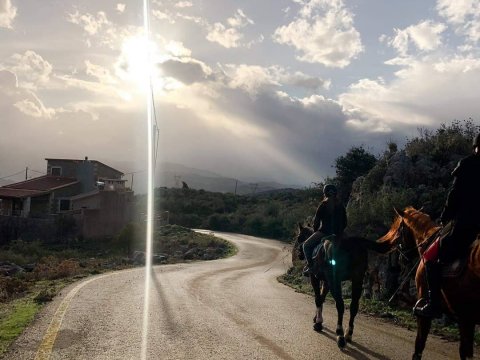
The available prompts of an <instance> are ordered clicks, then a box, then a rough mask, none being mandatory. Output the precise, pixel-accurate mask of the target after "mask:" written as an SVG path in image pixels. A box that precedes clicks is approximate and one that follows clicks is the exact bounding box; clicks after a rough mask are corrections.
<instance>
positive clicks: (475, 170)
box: [440, 155, 480, 228]
mask: <svg viewBox="0 0 480 360" xmlns="http://www.w3.org/2000/svg"><path fill="white" fill-rule="evenodd" d="M452 176H454V180H453V184H452V187H451V189H450V192H449V194H448V197H447V202H446V204H445V207H444V209H443V212H442V215H441V217H440V219H441V220H442V222H443V223H444V224H446V223H447V222H449V221H451V220H455V221H456V222H457V223H461V224H462V226H467V227H475V228H480V156H478V155H470V156H467V157H466V158H464V159H462V160H460V161H459V163H458V165H457V167H456V168H455V170H453V172H452Z"/></svg>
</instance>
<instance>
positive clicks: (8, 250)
mask: <svg viewBox="0 0 480 360" xmlns="http://www.w3.org/2000/svg"><path fill="white" fill-rule="evenodd" d="M144 239H145V234H144V230H142V229H141V227H140V226H138V225H136V224H129V225H127V226H126V228H125V229H124V230H123V231H122V232H121V234H120V235H119V236H118V237H117V238H114V239H105V240H104V241H98V240H97V241H88V240H84V241H77V242H70V243H69V244H68V245H67V244H55V245H52V244H50V245H46V244H42V243H40V242H25V241H22V240H16V241H12V242H10V243H9V244H8V245H7V246H5V247H3V248H2V249H1V251H0V263H1V264H2V266H3V268H2V271H5V272H3V273H2V275H0V355H1V354H2V353H3V352H4V351H5V350H6V349H7V348H8V346H9V345H10V343H11V342H12V341H13V340H14V339H15V338H16V337H17V336H18V335H19V334H21V332H22V331H23V329H24V328H25V327H26V326H28V324H29V323H30V322H31V321H32V320H33V318H34V316H35V314H36V313H37V312H38V311H39V310H40V309H41V308H42V306H43V305H44V304H45V303H47V302H49V301H51V300H52V299H53V298H54V297H55V296H56V295H57V294H58V292H59V291H60V290H61V289H62V288H63V287H65V286H66V285H68V284H70V283H72V282H74V281H76V280H78V279H80V278H83V277H86V276H89V275H92V274H100V273H102V272H106V271H111V270H120V269H125V268H130V267H133V266H135V265H143V264H144V261H145V255H144V253H143V252H142V251H141V250H143V248H144ZM153 250H154V253H155V255H154V258H153V260H154V263H162V264H167V263H177V262H183V261H191V260H211V259H218V258H222V257H226V256H230V255H233V254H235V252H236V251H237V249H236V248H235V247H234V246H233V245H232V244H230V243H229V242H227V241H224V240H222V239H219V238H216V237H214V236H211V235H207V234H199V233H195V232H193V231H192V230H190V229H186V228H183V227H181V226H176V225H167V226H161V227H159V228H158V229H157V230H156V232H155V234H154V241H153ZM127 255H132V256H131V257H127ZM7 270H8V271H7ZM7 272H8V274H7Z"/></svg>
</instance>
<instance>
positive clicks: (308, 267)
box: [303, 263, 312, 277]
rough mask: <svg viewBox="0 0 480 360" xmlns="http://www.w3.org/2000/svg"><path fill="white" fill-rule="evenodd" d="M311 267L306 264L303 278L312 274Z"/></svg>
mask: <svg viewBox="0 0 480 360" xmlns="http://www.w3.org/2000/svg"><path fill="white" fill-rule="evenodd" d="M311 269H312V265H311V264H310V263H307V264H306V265H305V267H304V268H303V276H307V277H308V276H310V275H311V274H312V270H311Z"/></svg>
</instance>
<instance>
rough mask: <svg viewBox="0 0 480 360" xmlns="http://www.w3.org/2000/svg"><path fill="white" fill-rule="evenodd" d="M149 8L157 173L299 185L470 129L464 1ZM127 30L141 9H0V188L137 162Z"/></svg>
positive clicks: (136, 65)
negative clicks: (86, 166) (160, 169)
mask: <svg viewBox="0 0 480 360" xmlns="http://www.w3.org/2000/svg"><path fill="white" fill-rule="evenodd" d="M150 10H151V33H152V35H151V39H152V44H149V46H150V49H151V54H152V56H151V61H152V64H151V66H152V68H151V71H152V80H151V84H152V87H153V96H154V99H155V113H156V115H157V121H158V127H159V153H158V159H159V160H158V161H159V163H160V162H162V161H167V162H174V163H179V164H183V165H185V166H189V167H194V168H199V169H205V170H209V171H213V172H215V173H219V174H222V175H224V176H228V177H233V178H239V179H242V178H260V179H266V180H274V181H277V182H280V183H284V184H299V185H308V184H310V183H312V182H318V181H321V180H322V179H324V178H325V177H327V176H331V175H333V173H334V169H333V168H332V165H333V162H334V159H335V158H337V157H338V156H341V155H343V154H344V153H345V152H346V151H347V150H348V149H349V148H351V147H352V146H365V147H366V148H367V149H368V150H369V151H371V152H372V153H374V154H379V153H381V152H382V151H383V150H384V149H385V147H386V144H387V143H388V142H390V141H395V142H397V143H399V145H402V144H403V143H404V142H405V139H406V138H411V137H414V136H416V135H417V129H418V128H429V129H436V128H438V127H439V126H440V125H441V124H448V123H450V122H452V121H453V120H463V119H473V121H474V123H475V124H477V125H478V124H479V119H480V117H479V112H480V103H479V101H478V100H477V99H476V98H477V96H478V95H477V94H478V89H479V86H478V83H480V57H479V47H478V45H479V41H480V26H479V25H478V24H480V0H468V1H461V2H455V1H453V0H436V1H434V0H430V1H423V2H421V3H420V4H419V3H418V2H417V1H413V0H407V1H403V2H400V3H391V2H389V3H388V4H386V3H385V2H382V1H379V0H374V1H369V2H366V1H361V0H333V1H326V0H265V1H262V2H258V1H252V0H247V1H243V2H242V3H238V2H234V1H231V0H210V1H208V2H207V1H194V0H191V1H167V0H152V1H151V4H150ZM142 24H143V19H142V2H141V1H110V0H105V1H102V2H94V1H87V0H84V1H78V0H77V1H70V0H64V1H51V2H48V3H45V2H44V3H42V7H39V6H38V2H34V1H33V0H23V1H21V2H20V1H19V0H0V41H1V42H2V47H1V48H0V54H1V56H0V95H1V97H0V110H1V114H2V115H1V120H0V121H1V129H2V131H1V132H0V179H1V178H3V177H5V176H8V175H10V174H14V173H16V172H20V171H22V170H24V169H25V167H26V166H28V167H30V168H31V169H35V170H38V171H43V170H44V168H45V167H46V163H45V160H44V159H45V158H78V159H82V158H84V157H85V156H88V157H89V158H91V159H95V160H99V161H102V162H104V163H106V164H108V165H111V166H113V167H116V168H118V169H120V170H121V171H124V172H125V173H129V172H134V171H140V170H142V169H144V168H145V161H146V133H147V131H146V119H145V118H146V110H145V104H146V96H147V94H148V92H146V91H145V88H146V84H145V81H144V80H142V79H144V78H145V72H146V66H145V48H146V44H145V41H144V38H143V35H142V31H143V28H142ZM31 175H32V176H36V175H38V174H35V172H33V173H32V174H31ZM22 176H24V174H23V173H20V174H18V175H16V177H11V178H9V180H14V181H20V180H21V179H22Z"/></svg>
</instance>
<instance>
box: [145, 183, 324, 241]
mask: <svg viewBox="0 0 480 360" xmlns="http://www.w3.org/2000/svg"><path fill="white" fill-rule="evenodd" d="M321 194H322V193H321V190H320V189H318V188H311V189H305V190H294V189H288V190H283V191H272V192H267V193H261V194H257V195H248V196H235V195H233V194H230V193H227V194H222V193H211V192H207V191H204V190H193V189H165V188H160V189H156V204H157V209H158V212H160V213H165V212H167V211H168V214H169V222H170V223H172V224H177V225H181V226H185V227H188V228H201V229H209V230H218V231H230V232H239V233H243V234H248V235H257V236H262V237H266V238H274V239H279V240H286V241H290V240H291V239H292V237H293V231H294V228H295V226H294V225H295V224H296V222H298V221H299V220H302V219H304V218H306V217H307V216H311V215H312V214H313V213H314V212H315V209H316V207H317V205H318V201H319V199H320V198H321ZM144 201H145V199H144V198H142V197H139V203H138V205H139V206H140V207H142V206H143V204H144Z"/></svg>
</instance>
